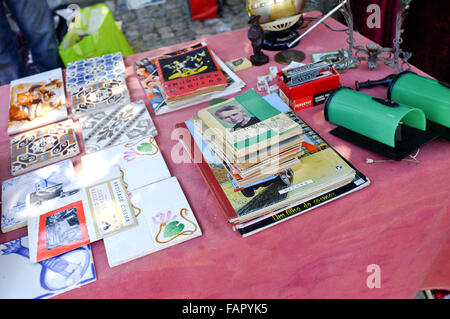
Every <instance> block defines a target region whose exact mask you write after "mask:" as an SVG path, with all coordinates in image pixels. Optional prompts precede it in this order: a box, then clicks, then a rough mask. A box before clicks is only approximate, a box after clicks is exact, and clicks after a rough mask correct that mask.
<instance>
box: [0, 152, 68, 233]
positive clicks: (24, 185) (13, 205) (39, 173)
mask: <svg viewBox="0 0 450 319" xmlns="http://www.w3.org/2000/svg"><path fill="white" fill-rule="evenodd" d="M74 178H75V171H74V168H73V165H72V161H71V160H70V159H67V160H64V161H61V162H58V163H55V164H53V165H49V166H46V167H43V168H40V169H37V170H35V171H33V172H29V173H26V174H23V175H20V176H16V177H13V178H11V179H8V180H5V181H3V182H2V220H1V223H2V227H1V229H2V232H4V233H5V232H8V231H11V230H14V229H17V228H20V227H24V226H26V225H27V218H28V216H29V215H30V214H32V213H33V211H35V209H36V207H39V206H41V204H42V203H43V202H44V201H45V200H47V199H49V198H51V197H56V196H61V197H63V196H66V195H67V194H68V193H70V191H69V190H68V189H67V185H68V184H69V183H70V182H71V181H72V180H73V179H74Z"/></svg>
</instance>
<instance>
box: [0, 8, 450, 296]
mask: <svg viewBox="0 0 450 319" xmlns="http://www.w3.org/2000/svg"><path fill="white" fill-rule="evenodd" d="M319 15H320V13H319V12H311V13H308V14H307V16H310V17H316V16H319ZM326 22H327V23H328V24H329V25H330V26H331V27H333V28H336V29H342V28H344V26H343V25H342V24H340V23H338V22H337V21H335V20H333V19H328V20H327V21H326ZM247 30H248V29H247V28H244V29H241V30H237V31H232V32H228V33H223V34H219V35H215V36H211V37H208V38H206V39H204V40H205V41H206V42H207V44H208V45H209V46H210V47H211V48H212V50H214V52H215V53H216V54H217V55H218V56H219V57H220V58H221V59H222V60H223V61H228V60H231V59H233V58H237V57H241V56H246V57H247V58H248V57H249V56H250V55H251V54H253V53H252V48H251V45H250V42H249V41H248V40H247ZM355 39H356V44H357V45H365V44H366V43H368V42H369V40H368V39H366V38H364V37H362V36H361V35H359V34H355ZM194 42H197V41H191V42H189V43H182V44H177V45H174V46H171V47H166V48H160V49H158V50H154V51H152V52H143V53H139V54H136V55H133V56H128V57H126V58H125V64H126V66H127V84H128V88H129V90H130V93H131V99H132V100H133V101H135V100H139V99H143V100H144V101H145V103H146V105H147V107H148V108H149V110H150V106H149V101H148V99H147V98H146V97H145V94H144V90H143V89H142V87H141V85H140V84H139V80H138V78H137V76H136V74H135V72H134V66H133V63H134V61H136V60H138V59H141V58H144V57H149V56H155V55H157V54H160V53H164V52H170V51H174V50H175V49H180V48H183V47H185V46H187V45H189V44H191V43H194ZM346 46H347V42H346V34H345V33H344V32H333V31H331V30H330V29H328V28H326V27H325V26H324V25H320V26H319V27H317V28H316V29H314V30H313V31H312V32H311V33H310V34H308V36H306V37H305V38H303V39H302V40H301V43H300V44H299V45H298V46H297V47H296V48H295V49H299V50H302V51H304V52H305V53H306V56H307V58H306V60H305V61H304V62H305V63H310V62H311V58H310V54H311V53H314V52H323V51H333V50H336V49H338V48H345V47H346ZM265 53H266V54H267V55H269V57H270V62H269V64H266V65H263V66H260V67H252V68H250V69H246V70H243V71H239V72H238V73H237V74H238V75H239V76H240V77H241V78H242V79H243V80H244V81H245V82H246V83H247V86H246V87H245V88H244V90H243V92H244V91H246V90H248V89H250V88H255V89H256V77H257V76H258V75H263V74H266V73H268V72H269V66H271V65H276V66H277V67H278V69H281V68H282V67H284V65H281V64H278V63H276V62H275V60H274V54H275V52H269V51H265ZM424 58H431V57H424ZM413 71H416V72H418V73H419V74H424V73H423V72H421V71H420V70H417V69H416V68H413ZM390 73H393V69H391V68H390V67H387V66H385V65H382V64H381V65H380V66H379V67H378V68H377V69H376V70H374V71H369V70H368V69H367V66H366V64H365V63H362V64H361V65H360V66H359V67H358V68H357V69H349V70H348V71H347V72H345V73H343V74H342V75H341V84H342V85H344V86H348V87H354V82H355V80H358V81H365V80H367V79H379V78H382V77H384V76H386V75H388V74H390ZM364 92H366V93H370V94H372V95H377V96H382V97H384V94H385V93H384V92H385V91H384V89H383V88H374V89H371V90H366V91H364ZM8 97H9V85H6V86H3V87H0V108H1V109H2V110H4V112H5V113H4V114H5V115H4V116H2V118H1V120H0V131H1V135H0V163H1V169H0V178H1V180H2V181H3V180H5V179H8V178H10V177H11V175H10V160H9V156H10V150H9V140H10V137H9V136H8V135H7V133H6V128H7V121H8V116H7V115H6V114H7V110H8V106H9V101H8ZM205 106H207V103H203V104H200V105H196V106H193V107H188V108H185V109H182V110H178V111H176V112H172V113H167V114H164V115H160V116H154V114H153V112H152V111H151V114H152V117H153V120H154V122H155V124H156V127H157V129H158V132H159V135H158V137H157V138H156V140H157V142H158V145H159V146H160V148H161V151H162V154H163V156H164V158H165V160H166V162H167V165H168V167H169V169H170V172H171V174H172V176H176V177H177V178H178V180H179V182H180V184H181V186H182V188H183V190H184V192H185V194H186V197H187V199H188V201H189V203H190V205H191V207H192V209H193V211H194V213H195V215H196V217H197V220H198V222H199V224H200V227H201V229H202V231H203V235H202V236H201V237H198V238H195V239H192V240H190V241H188V242H185V243H182V244H179V245H176V246H173V247H170V248H168V249H165V250H162V251H159V252H156V253H153V254H150V255H147V256H145V257H142V258H139V259H137V260H134V261H131V262H128V263H125V264H123V265H120V266H117V267H114V268H110V267H109V265H108V262H107V258H106V253H105V248H104V244H103V241H101V240H100V241H97V242H95V243H93V244H92V251H93V256H94V262H95V269H96V273H97V281H95V282H93V283H90V284H88V285H85V286H83V287H81V288H79V289H74V290H71V291H69V292H66V293H63V294H61V295H59V296H57V297H55V298H189V299H194V298H413V297H414V296H415V295H416V293H417V291H418V290H419V289H421V288H444V289H450V272H449V271H448V269H450V267H449V266H450V260H449V259H450V258H449V253H448V252H449V251H450V236H449V234H450V205H449V204H450V196H449V195H450V184H449V183H448V181H449V180H450V144H449V142H448V141H446V140H444V139H441V138H440V139H437V140H435V141H433V142H431V143H429V144H427V145H426V146H424V147H422V148H421V149H420V153H419V155H418V160H419V161H420V164H416V163H414V162H411V161H401V162H379V163H374V164H366V163H365V159H366V158H367V157H369V158H372V159H382V158H381V157H380V156H379V155H377V154H374V153H371V152H369V151H367V150H364V149H362V148H359V147H357V146H355V145H352V144H351V143H348V142H346V141H343V140H341V139H339V138H337V137H335V136H333V135H331V134H329V133H328V132H329V131H330V130H331V129H333V128H334V127H335V126H334V125H332V124H331V123H328V122H326V121H325V120H324V116H323V105H319V106H316V107H313V108H309V109H306V110H302V111H299V112H297V114H298V115H299V116H300V117H301V118H303V119H304V120H305V121H306V122H307V123H308V124H309V125H310V126H311V127H312V128H313V129H315V130H316V131H317V132H318V133H319V134H321V135H322V137H323V138H324V139H325V140H327V141H328V142H329V143H330V144H331V145H332V146H333V147H334V148H335V149H336V150H337V151H338V152H340V153H341V154H342V155H343V156H344V157H345V158H347V159H348V160H349V161H350V162H351V163H352V164H353V165H354V166H355V167H356V168H358V169H359V170H361V171H362V172H363V173H364V174H365V175H367V176H368V177H369V178H370V180H371V185H370V186H369V187H367V188H365V189H363V190H361V191H358V192H356V193H353V194H350V195H348V196H345V197H343V198H341V199H338V200H336V201H333V202H330V203H328V204H326V205H324V206H321V207H318V208H316V209H314V210H311V211H310V212H308V213H306V214H304V215H300V216H297V217H295V218H292V219H290V220H288V221H286V222H283V223H281V224H279V225H276V226H274V227H271V228H269V229H266V230H264V231H262V232H260V233H257V234H255V235H252V236H250V237H248V238H242V237H241V236H240V235H239V233H238V232H235V231H233V230H232V229H231V227H230V225H228V224H227V222H226V221H225V219H224V218H223V216H222V213H221V210H220V207H219V205H218V203H217V202H216V201H215V200H214V197H213V196H211V193H210V191H209V189H208V186H207V185H206V183H205V181H204V180H203V178H202V177H201V174H200V173H199V171H198V170H197V168H196V166H195V165H194V164H192V163H191V162H190V160H189V158H188V157H187V154H185V155H186V156H184V157H183V158H184V161H183V162H181V163H179V162H176V161H175V160H174V158H175V157H174V156H172V154H175V153H182V152H183V148H182V146H181V144H180V143H179V142H178V141H177V135H176V134H175V133H174V126H175V124H176V123H179V122H183V121H186V120H188V119H189V118H190V117H191V116H192V115H194V114H196V113H197V111H198V110H200V109H201V108H203V107H205ZM77 125H78V131H79V123H77ZM78 140H79V142H80V144H81V145H82V144H83V143H82V138H81V135H80V134H79V132H78ZM82 147H83V146H82ZM82 149H83V148H82ZM79 157H80V156H78V157H76V158H75V159H74V161H75V163H76V167H77V168H78V167H79ZM143 174H151V172H143ZM23 235H26V228H21V229H18V230H16V231H12V232H9V233H5V234H1V235H0V243H3V242H6V241H9V240H12V239H14V238H17V237H20V236H23ZM130 244H132V243H130ZM370 265H377V266H379V268H378V269H379V270H380V275H381V277H380V287H379V288H369V286H370V285H368V282H369V283H370V280H371V279H370V276H371V275H372V274H373V268H370V267H369V266H370ZM0 271H1V270H0Z"/></svg>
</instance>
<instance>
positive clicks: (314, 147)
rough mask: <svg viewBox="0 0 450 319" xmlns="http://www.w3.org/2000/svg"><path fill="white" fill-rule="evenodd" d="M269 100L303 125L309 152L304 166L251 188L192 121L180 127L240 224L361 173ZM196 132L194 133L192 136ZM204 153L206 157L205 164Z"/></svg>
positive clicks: (281, 104) (226, 207)
mask: <svg viewBox="0 0 450 319" xmlns="http://www.w3.org/2000/svg"><path fill="white" fill-rule="evenodd" d="M264 99H266V100H267V101H270V103H271V104H272V105H273V106H274V107H276V108H277V109H278V110H280V111H281V112H283V113H285V114H287V115H288V116H290V117H291V118H292V119H293V120H295V121H297V123H299V124H300V125H301V126H302V128H303V132H304V138H305V140H304V142H303V143H302V147H303V148H304V152H305V153H304V155H302V157H301V164H300V165H298V166H294V167H293V168H292V169H291V170H288V172H286V173H285V174H283V175H281V174H280V175H277V176H273V177H271V178H269V179H264V180H261V181H258V182H257V183H255V184H253V185H249V186H248V187H246V188H240V187H237V186H236V183H235V181H234V180H233V178H232V177H231V176H230V175H229V174H228V172H227V170H226V169H225V167H224V166H223V163H222V162H221V161H220V160H218V159H217V157H216V156H215V154H214V152H212V151H211V150H210V149H209V148H208V147H207V145H206V144H205V143H204V141H203V140H202V137H201V136H198V135H196V134H195V131H194V129H193V125H192V123H190V121H187V122H185V123H183V124H181V125H178V128H180V131H179V132H180V141H181V142H182V143H183V145H184V146H185V148H186V150H187V151H188V153H189V154H190V155H191V158H193V159H197V160H196V163H197V164H198V165H197V167H198V168H199V169H200V172H201V173H202V176H203V177H204V179H205V181H206V183H207V185H208V186H209V187H210V190H211V192H212V194H213V195H214V196H215V198H216V200H217V201H218V203H219V205H220V206H221V208H222V211H223V213H224V216H225V218H226V220H227V221H228V222H229V223H231V224H235V225H238V224H242V223H244V222H248V221H251V220H253V219H255V218H258V217H261V216H263V215H268V214H272V213H274V212H276V211H279V210H281V209H283V208H287V207H292V206H293V205H295V204H296V203H301V202H304V201H305V200H308V199H311V198H313V197H316V196H319V195H321V194H324V193H326V192H329V191H332V190H334V189H337V188H339V187H341V186H343V185H346V184H348V183H350V182H352V180H353V179H354V178H355V174H356V171H355V169H354V168H353V167H352V166H351V165H350V164H349V163H348V162H347V161H346V160H345V159H344V158H342V157H341V156H340V155H339V154H338V153H337V152H336V151H335V150H334V149H332V148H331V147H330V146H329V145H328V144H327V143H326V142H325V141H324V140H323V139H322V138H321V137H320V136H319V135H318V134H317V133H316V132H315V131H314V130H312V129H311V128H310V127H309V126H308V125H307V124H306V123H305V122H304V121H303V120H301V119H300V118H299V117H298V116H297V115H296V114H295V113H293V112H292V111H291V110H290V109H289V107H288V106H287V105H286V104H285V103H284V102H283V101H282V100H281V99H280V98H279V97H278V96H276V95H275V94H271V95H268V96H266V97H264ZM186 130H188V131H187V132H186ZM191 134H194V135H193V137H192V138H190V136H192V135H191ZM198 154H201V156H202V160H201V161H200V162H199V160H198V157H199V155H198Z"/></svg>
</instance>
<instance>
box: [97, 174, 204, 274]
mask: <svg viewBox="0 0 450 319" xmlns="http://www.w3.org/2000/svg"><path fill="white" fill-rule="evenodd" d="M130 199H131V201H132V202H133V205H134V208H135V212H136V215H137V219H138V226H137V227H133V228H129V229H125V230H123V231H121V232H120V233H117V234H114V235H111V236H108V237H106V238H104V239H103V242H104V244H105V249H106V254H107V257H108V263H109V265H110V266H111V267H114V266H117V265H120V264H123V263H125V262H128V261H131V260H133V259H136V258H139V257H142V256H145V255H148V254H151V253H154V252H156V251H158V250H161V249H165V248H167V247H170V246H173V245H176V244H180V243H182V242H184V241H187V240H190V239H193V238H195V237H198V236H201V234H202V232H201V229H200V226H199V224H198V222H197V220H196V218H195V215H194V212H193V211H192V209H191V207H190V206H189V203H188V201H187V199H186V197H185V195H184V193H183V190H182V189H181V186H180V184H179V183H178V180H177V178H176V177H171V178H168V179H165V180H163V181H160V182H157V183H153V184H150V185H147V186H144V187H141V188H139V189H136V190H134V191H132V192H131V194H130Z"/></svg>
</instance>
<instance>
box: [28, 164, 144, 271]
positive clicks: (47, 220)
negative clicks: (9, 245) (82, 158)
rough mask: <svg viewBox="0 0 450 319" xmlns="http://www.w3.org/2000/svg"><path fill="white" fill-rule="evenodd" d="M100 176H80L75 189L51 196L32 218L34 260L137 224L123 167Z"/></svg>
mask: <svg viewBox="0 0 450 319" xmlns="http://www.w3.org/2000/svg"><path fill="white" fill-rule="evenodd" d="M98 175H103V176H102V177H101V178H99V179H97V178H96V176H95V175H93V174H85V173H84V172H83V175H82V176H80V177H79V178H78V179H77V180H75V181H73V183H72V184H71V185H69V186H68V188H69V189H71V193H70V194H69V195H68V196H65V197H57V198H52V199H50V200H48V201H47V202H46V203H45V205H42V206H41V207H40V208H39V211H38V213H39V215H37V216H30V217H29V218H28V236H29V250H30V261H31V262H34V263H35V262H39V261H42V260H46V259H48V258H52V257H55V256H58V255H60V254H62V253H65V252H67V251H71V250H73V249H76V248H78V247H80V246H83V245H86V244H88V243H91V242H94V241H96V240H99V239H102V238H104V237H106V236H109V235H111V234H114V233H116V232H119V231H122V230H123V229H126V228H128V227H132V226H136V225H137V220H136V217H135V215H134V209H133V208H132V207H133V206H132V204H131V202H130V199H129V197H128V193H127V189H126V185H125V183H124V182H123V180H122V174H121V172H120V169H119V167H117V166H114V167H112V168H111V170H110V172H108V174H106V175H104V174H101V173H97V176H98Z"/></svg>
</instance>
